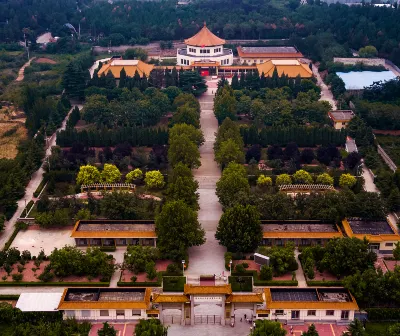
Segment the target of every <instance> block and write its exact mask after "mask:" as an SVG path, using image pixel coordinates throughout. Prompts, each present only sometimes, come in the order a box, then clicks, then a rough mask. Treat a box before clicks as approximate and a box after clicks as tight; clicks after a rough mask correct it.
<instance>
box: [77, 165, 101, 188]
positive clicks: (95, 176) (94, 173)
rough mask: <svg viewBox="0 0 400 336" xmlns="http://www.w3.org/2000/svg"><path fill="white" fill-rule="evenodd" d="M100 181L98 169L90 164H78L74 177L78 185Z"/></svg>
mask: <svg viewBox="0 0 400 336" xmlns="http://www.w3.org/2000/svg"><path fill="white" fill-rule="evenodd" d="M99 182H100V172H99V170H98V169H97V168H96V167H94V166H91V165H86V166H80V167H79V173H78V176H77V177H76V183H77V184H80V185H83V184H84V185H89V184H94V183H99Z"/></svg>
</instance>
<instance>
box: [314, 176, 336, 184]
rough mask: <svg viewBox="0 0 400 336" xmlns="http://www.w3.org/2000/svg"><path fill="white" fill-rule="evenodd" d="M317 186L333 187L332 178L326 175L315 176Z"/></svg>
mask: <svg viewBox="0 0 400 336" xmlns="http://www.w3.org/2000/svg"><path fill="white" fill-rule="evenodd" d="M316 182H317V183H318V184H327V185H332V186H333V177H332V176H330V175H329V174H328V173H323V174H320V175H318V176H317V181H316Z"/></svg>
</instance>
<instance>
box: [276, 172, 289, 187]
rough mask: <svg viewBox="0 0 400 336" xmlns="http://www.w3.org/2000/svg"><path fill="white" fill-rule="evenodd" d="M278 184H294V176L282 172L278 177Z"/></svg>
mask: <svg viewBox="0 0 400 336" xmlns="http://www.w3.org/2000/svg"><path fill="white" fill-rule="evenodd" d="M275 183H276V185H278V186H279V185H286V184H292V178H291V177H290V175H288V174H280V175H278V176H277V177H276V181H275Z"/></svg>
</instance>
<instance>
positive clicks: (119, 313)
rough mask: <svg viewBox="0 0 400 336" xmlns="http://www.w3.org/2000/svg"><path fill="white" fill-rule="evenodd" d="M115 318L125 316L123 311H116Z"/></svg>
mask: <svg viewBox="0 0 400 336" xmlns="http://www.w3.org/2000/svg"><path fill="white" fill-rule="evenodd" d="M117 316H125V310H117Z"/></svg>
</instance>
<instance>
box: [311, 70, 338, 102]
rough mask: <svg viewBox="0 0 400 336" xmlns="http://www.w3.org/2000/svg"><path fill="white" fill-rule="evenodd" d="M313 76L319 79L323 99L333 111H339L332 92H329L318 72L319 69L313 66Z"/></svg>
mask: <svg viewBox="0 0 400 336" xmlns="http://www.w3.org/2000/svg"><path fill="white" fill-rule="evenodd" d="M312 70H313V74H314V76H315V77H316V78H317V82H318V86H319V87H320V88H321V99H320V100H326V101H328V102H329V103H330V104H331V105H332V110H337V106H336V101H335V99H334V98H333V95H332V92H331V91H330V90H329V88H328V86H327V85H326V84H325V83H324V81H323V80H322V78H321V75H320V74H319V72H318V67H317V66H316V65H315V64H313V66H312Z"/></svg>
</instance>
